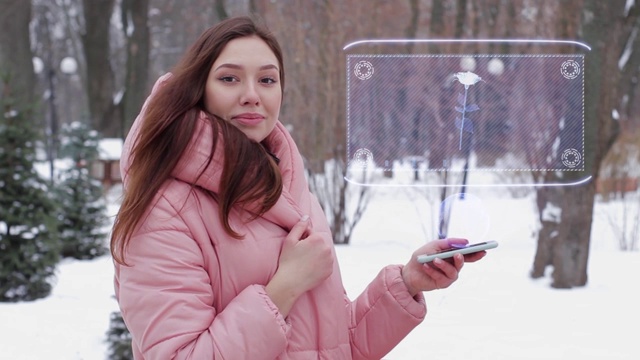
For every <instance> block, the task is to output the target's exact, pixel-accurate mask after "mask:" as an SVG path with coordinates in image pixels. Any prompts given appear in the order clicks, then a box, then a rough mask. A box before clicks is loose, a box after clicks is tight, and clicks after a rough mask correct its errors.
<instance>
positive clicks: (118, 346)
mask: <svg viewBox="0 0 640 360" xmlns="http://www.w3.org/2000/svg"><path fill="white" fill-rule="evenodd" d="M107 345H108V354H107V359H109V360H133V350H132V349H131V333H130V332H129V329H127V326H126V325H125V323H124V320H123V319H122V315H121V314H120V312H119V311H116V312H112V313H111V319H110V322H109V330H107Z"/></svg>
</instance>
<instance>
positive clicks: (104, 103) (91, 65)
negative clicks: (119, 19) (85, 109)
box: [82, 0, 122, 137]
mask: <svg viewBox="0 0 640 360" xmlns="http://www.w3.org/2000/svg"><path fill="white" fill-rule="evenodd" d="M114 4H115V0H99V1H86V0H83V6H82V8H83V13H84V32H83V33H82V44H83V50H84V56H85V59H86V62H87V74H86V76H87V78H86V83H87V93H88V94H89V112H90V116H91V125H92V127H94V128H95V129H97V130H98V131H99V132H100V133H101V134H102V135H103V136H106V137H117V136H118V135H120V134H121V129H120V127H121V125H122V121H121V120H120V119H121V118H122V114H121V113H119V112H118V111H117V110H118V108H117V107H116V106H115V104H114V95H115V93H116V91H115V89H116V85H115V75H114V71H113V67H112V66H111V62H110V58H111V50H110V49H111V43H110V33H109V30H110V26H111V14H112V12H113V7H114Z"/></svg>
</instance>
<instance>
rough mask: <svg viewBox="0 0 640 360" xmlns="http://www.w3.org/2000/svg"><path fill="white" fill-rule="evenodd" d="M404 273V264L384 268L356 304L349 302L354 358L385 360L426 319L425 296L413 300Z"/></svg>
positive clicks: (419, 295)
mask: <svg viewBox="0 0 640 360" xmlns="http://www.w3.org/2000/svg"><path fill="white" fill-rule="evenodd" d="M401 271H402V266H401V265H389V266H387V267H385V268H383V269H382V270H381V271H380V273H378V276H376V278H375V279H374V280H373V281H372V282H371V283H370V284H369V286H368V287H367V288H366V289H365V290H364V292H363V293H362V294H361V295H360V296H358V298H356V299H355V301H353V302H350V301H348V305H347V306H349V307H350V312H351V320H352V324H351V329H350V336H351V349H352V350H351V352H352V356H353V359H381V358H382V357H383V356H384V355H386V354H387V353H388V352H389V351H391V350H392V349H393V348H394V347H395V346H396V345H397V344H398V343H399V342H400V341H401V340H402V339H403V338H404V337H405V336H407V334H409V332H410V331H411V330H413V329H414V328H415V327H416V326H417V325H418V324H420V323H421V322H422V320H424V317H425V315H426V313H427V308H426V305H425V301H424V297H423V296H422V293H420V294H418V295H417V296H416V298H413V297H411V295H410V294H409V291H408V289H407V286H406V285H405V284H404V281H403V280H402V274H401Z"/></svg>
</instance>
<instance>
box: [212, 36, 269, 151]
mask: <svg viewBox="0 0 640 360" xmlns="http://www.w3.org/2000/svg"><path fill="white" fill-rule="evenodd" d="M281 103H282V89H281V87H280V72H279V68H278V59H277V58H276V56H275V55H274V53H273V51H271V49H270V48H269V46H268V45H267V44H266V43H265V42H264V41H263V40H262V39H260V38H259V37H257V36H249V37H242V38H237V39H234V40H231V41H230V42H229V43H227V45H226V46H225V47H224V49H223V50H222V53H220V56H218V58H217V59H216V61H215V62H214V63H213V66H211V70H209V76H208V78H207V84H206V90H205V107H206V109H207V111H209V112H210V113H212V114H214V115H217V116H219V117H221V118H222V119H224V120H226V121H229V122H230V123H231V124H233V125H234V126H236V127H237V128H238V129H240V130H241V131H242V132H243V133H244V134H245V135H247V137H248V138H250V139H252V140H254V141H256V142H260V141H262V140H264V139H265V138H266V137H267V135H269V133H271V131H272V130H273V128H274V127H275V124H276V121H277V120H278V116H279V114H280V105H281Z"/></svg>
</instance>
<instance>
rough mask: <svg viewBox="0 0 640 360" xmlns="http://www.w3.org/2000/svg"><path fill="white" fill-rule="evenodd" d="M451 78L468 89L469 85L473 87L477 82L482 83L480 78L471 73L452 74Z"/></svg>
mask: <svg viewBox="0 0 640 360" xmlns="http://www.w3.org/2000/svg"><path fill="white" fill-rule="evenodd" d="M453 77H454V78H456V80H458V81H459V82H460V84H462V85H464V86H465V87H468V86H469V85H473V84H475V83H477V82H479V81H482V78H481V77H480V76H478V75H476V74H474V73H472V72H471V71H465V72H458V73H455V74H453Z"/></svg>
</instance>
